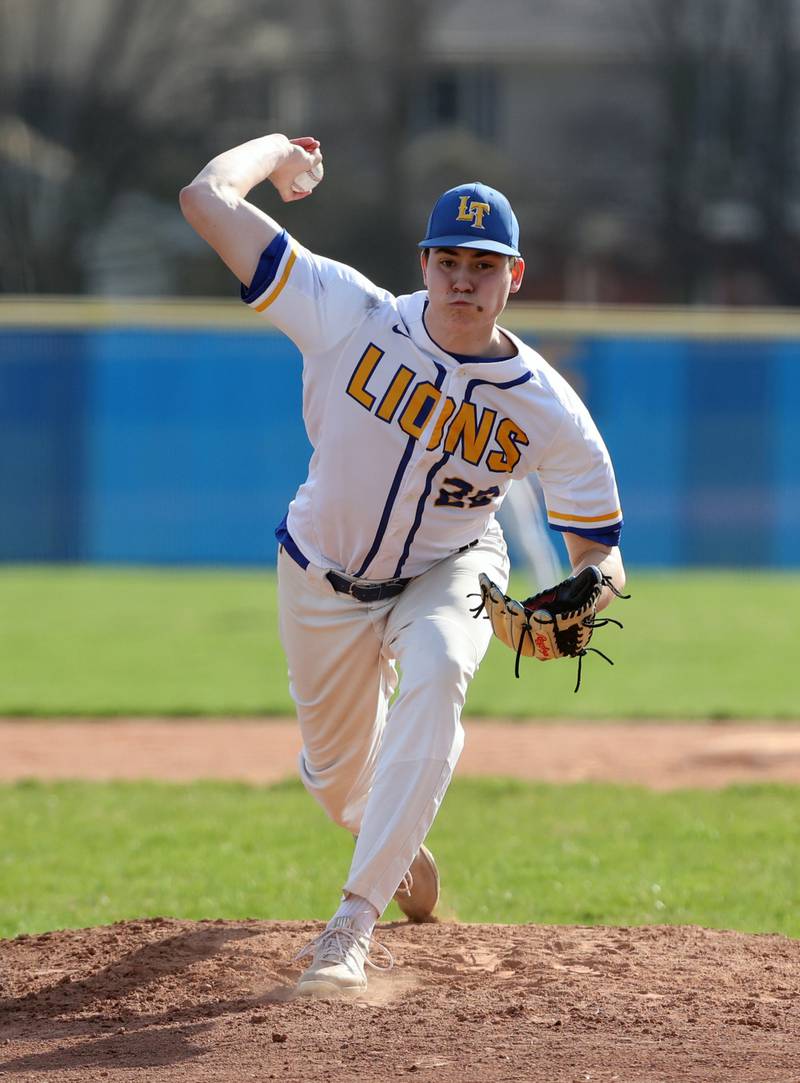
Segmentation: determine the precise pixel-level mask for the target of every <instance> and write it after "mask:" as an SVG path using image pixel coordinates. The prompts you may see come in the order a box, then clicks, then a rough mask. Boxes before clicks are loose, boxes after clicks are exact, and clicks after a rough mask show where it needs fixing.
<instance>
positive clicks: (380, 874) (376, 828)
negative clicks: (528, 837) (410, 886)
mask: <svg viewBox="0 0 800 1083" xmlns="http://www.w3.org/2000/svg"><path fill="white" fill-rule="evenodd" d="M481 571H485V572H486V573H487V575H489V576H491V577H492V578H493V579H494V580H495V582H497V583H499V584H502V585H503V586H505V584H506V582H507V580H508V560H507V557H506V554H505V546H504V544H503V542H502V535H500V536H499V538H498V537H496V536H494V535H493V536H492V537H490V538H488V539H486V540H485V542H484V543H482V545H481V546H479V547H476V548H475V549H473V550H469V551H468V552H467V553H463V554H459V555H457V556H454V557H451V558H449V559H448V560H446V561H443V562H442V563H441V564H439V565H437V566H436V567H435V568H433V569H431V571H430V572H427V573H425V575H422V576H420V577H419V578H418V579H416V580H414V582H413V583H412V584H411V585H410V586H409V587H408V588H407V589H406V591H405V593H404V594H403V595H402V596H401V598H400V599H399V601H398V603H397V605H396V606H395V608H394V610H393V612H392V613H391V615H390V617H389V620H388V624H387V640H388V643H389V646H390V647H391V648H392V649H393V653H394V655H395V657H396V658H397V660H398V663H399V666H400V670H401V673H402V679H401V683H400V692H399V695H398V697H397V699H396V700H395V702H394V704H393V705H392V708H391V710H390V712H389V718H388V722H387V725H386V729H385V731H384V734H383V741H382V746H381V751H380V757H379V760H378V766H377V770H376V773H375V778H374V782H373V786H372V792H371V793H370V796H369V800H368V802H367V806H366V809H365V811H364V816H363V819H362V824H361V831H360V833H359V837H358V843H357V845H356V851H355V854H354V857H353V863H352V866H351V870H350V877H349V879H348V881H347V883H346V884H345V890H347V891H350V892H353V893H354V894H357V895H361V896H363V897H364V898H366V899H368V900H369V901H370V902H371V903H372V904H373V905H374V906H375V908H376V909H377V910H378V911H379V912H380V913H382V912H383V910H384V909H385V907H386V905H387V904H388V902H389V900H390V899H391V898H392V896H393V894H394V892H395V890H396V888H397V885H398V884H399V882H400V880H401V879H402V877H403V875H404V874H405V872H406V870H407V869H408V868H409V866H410V864H411V862H412V860H413V858H414V856H415V855H416V853H417V851H418V849H419V847H420V845H421V843H422V842H423V840H424V839H425V836H426V835H427V833H428V830H429V828H430V826H431V824H432V823H433V820H434V817H435V816H436V813H437V811H438V809H439V806H440V805H441V802H442V799H443V797H444V794H445V792H446V790H447V787H448V785H449V783H450V779H451V777H452V774H453V770H454V768H455V766H456V763H457V761H458V757H459V755H460V754H461V749H462V746H463V739H464V735H463V729H462V727H461V709H462V707H463V705H464V699H465V696H466V692H467V687H468V685H469V682H470V680H471V678H472V677H473V676H474V674H475V671H476V670H477V668H478V666H479V664H480V662H481V660H482V658H483V656H484V654H485V653H486V649H487V647H488V645H489V640H490V638H491V628H490V626H489V622H488V621H483V620H474V619H473V617H472V614H471V612H470V605H472V604H473V602H472V600H471V599H469V598H468V595H469V594H470V593H472V592H473V591H475V590H476V589H477V583H478V574H479V572H481Z"/></svg>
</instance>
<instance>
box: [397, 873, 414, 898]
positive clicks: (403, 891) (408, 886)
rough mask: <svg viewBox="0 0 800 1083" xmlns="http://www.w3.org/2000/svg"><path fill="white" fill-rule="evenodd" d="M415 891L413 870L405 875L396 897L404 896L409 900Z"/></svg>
mask: <svg viewBox="0 0 800 1083" xmlns="http://www.w3.org/2000/svg"><path fill="white" fill-rule="evenodd" d="M413 890H414V877H413V876H412V875H411V869H409V870H408V872H407V873H406V874H405V876H404V877H403V879H402V880H401V881H400V884H399V886H398V888H397V891H395V895H404V896H405V897H406V898H407V899H410V898H411V892H412V891H413Z"/></svg>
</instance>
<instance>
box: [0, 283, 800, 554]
mask: <svg viewBox="0 0 800 1083" xmlns="http://www.w3.org/2000/svg"><path fill="white" fill-rule="evenodd" d="M28 312H31V315H28ZM42 313H44V315H42ZM98 313H99V315H98ZM59 314H60V315H59ZM44 320H47V322H48V323H49V324H50V326H43V325H42V323H43V322H44ZM787 320H788V323H787ZM34 321H38V323H39V326H33V323H34ZM693 321H694V322H693ZM773 323H775V320H774V319H773ZM114 324H118V326H115V325H114ZM507 325H508V326H510V327H512V328H513V329H515V330H517V332H518V333H520V334H521V335H522V336H523V337H524V338H525V339H526V340H527V341H529V342H530V343H531V344H532V345H534V346H535V347H537V348H538V349H540V350H541V352H542V353H543V354H544V356H545V357H546V358H547V359H548V360H550V361H551V362H552V363H553V364H555V365H556V367H557V368H559V369H560V370H561V371H562V372H563V373H564V374H565V375H566V376H567V378H568V379H569V380H570V381H571V382H572V383H573V384H574V385H575V386H576V388H577V389H578V391H579V392H580V393H581V395H582V396H583V398H584V399H585V401H586V402H587V404H588V405H589V408H590V410H591V411H592V414H593V415H594V417H595V420H596V421H597V423H598V425H599V427H600V429H601V431H602V432H603V434H604V436H605V438H606V441H607V443H608V445H609V448H610V450H611V453H612V456H613V458H614V462H615V466H616V469H617V475H618V479H619V483H620V491H621V495H622V502H623V508H624V512H625V520H626V526H625V530H624V533H623V550H624V553H625V557H626V561H627V562H628V563H629V564H630V565H639V566H648V565H649V566H670V565H691V564H697V565H736V566H742V565H750V566H767V567H796V566H797V565H798V563H800V481H799V480H798V475H799V474H800V424H799V422H800V316H794V317H792V318H789V317H785V316H784V317H783V318H782V323H780V324H779V325H778V324H777V323H776V324H775V326H774V327H773V326H772V324H771V323H770V321H769V318H768V316H765V315H764V314H761V316H759V317H758V318H757V319H755V320H753V319H751V320H749V321H747V320H746V318H745V316H744V315H742V314H740V315H736V316H733V317H731V316H725V317H723V316H722V315H717V316H715V317H713V318H712V317H709V320H708V321H707V322H706V323H703V324H702V326H701V327H700V328H699V329H698V326H697V316H696V315H690V314H683V315H681V314H680V313H675V314H673V315H672V316H671V317H670V318H669V319H668V320H666V322H665V317H664V316H663V314H662V315H659V316H653V317H651V318H650V319H649V320H648V318H647V314H646V313H643V312H641V311H640V312H639V313H637V314H635V315H634V314H627V315H626V314H598V313H596V312H595V313H594V315H593V314H592V313H591V311H588V312H583V313H580V312H579V313H577V315H576V313H575V312H573V313H570V312H569V311H566V312H565V311H551V310H527V311H524V312H522V311H519V310H513V309H512V312H511V316H510V318H509V319H508V321H507ZM301 396H302V387H301V375H300V357H299V354H298V352H297V350H296V349H295V347H294V346H293V345H292V344H291V343H290V342H288V341H287V340H286V339H285V338H283V337H282V336H281V335H279V334H275V333H272V332H271V331H269V330H268V329H265V328H264V327H262V325H261V324H260V323H259V322H258V321H257V320H256V319H255V318H254V317H253V316H252V314H250V313H247V312H245V313H244V314H243V316H240V315H239V314H238V309H237V310H236V314H235V315H234V309H233V308H232V307H230V306H226V305H219V306H211V307H209V306H203V307H201V306H198V305H197V304H196V303H195V304H186V305H183V306H181V305H177V304H173V305H169V306H159V305H155V304H151V305H148V306H143V305H142V306H135V305H131V306H119V307H116V308H115V307H112V306H103V305H83V306H81V305H77V306H73V307H69V306H66V305H64V304H63V303H62V304H61V305H58V304H56V305H41V304H39V305H34V304H32V303H30V302H29V303H28V304H26V305H20V304H19V303H17V304H16V305H11V304H8V303H6V304H5V305H0V559H2V560H5V561H73V560H74V561H97V562H130V563H158V564H172V563H174V564H225V565H258V564H262V563H271V562H272V561H273V560H274V556H275V540H274V536H273V528H274V526H275V524H276V523H277V522H278V521H279V520H280V518H281V517H282V515H283V514H284V512H285V510H286V506H287V504H288V502H289V500H290V499H291V497H292V495H293V493H294V491H295V489H296V488H297V485H298V484H299V483H300V482H301V481H302V480H303V478H304V476H305V471H306V466H307V462H308V457H309V455H310V447H309V445H308V442H307V439H306V437H305V433H304V431H303V426H302V420H301Z"/></svg>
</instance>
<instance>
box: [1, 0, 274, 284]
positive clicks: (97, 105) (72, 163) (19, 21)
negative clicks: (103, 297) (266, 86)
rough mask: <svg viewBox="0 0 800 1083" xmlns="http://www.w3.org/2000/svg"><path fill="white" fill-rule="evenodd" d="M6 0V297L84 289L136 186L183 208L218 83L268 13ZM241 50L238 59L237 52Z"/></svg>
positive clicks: (90, 0) (148, 0)
mask: <svg viewBox="0 0 800 1083" xmlns="http://www.w3.org/2000/svg"><path fill="white" fill-rule="evenodd" d="M226 7H227V6H226V5H224V4H221V5H215V4H207V5H202V10H201V6H199V5H197V4H193V3H190V2H188V0H170V2H169V3H165V2H163V0H136V2H135V3H131V2H130V0H4V2H3V4H2V5H0V289H2V290H3V291H5V292H9V291H10V292H28V291H38V292H44V293H60V292H80V291H81V289H82V287H83V283H84V279H85V265H84V259H83V252H84V250H85V244H86V241H87V239H89V238H91V237H92V235H93V234H95V233H96V232H97V230H98V229H100V228H101V227H102V225H103V223H104V222H105V220H106V217H107V215H108V213H109V210H110V208H111V206H112V204H113V202H114V200H115V199H116V198H118V196H119V195H120V193H123V192H125V191H137V192H146V193H149V194H150V195H151V196H153V197H154V198H155V199H163V200H164V201H169V203H170V205H174V200H175V193H176V186H177V185H178V184H179V183H180V182H181V180H185V179H186V177H187V174H188V173H189V171H190V170H191V168H192V166H191V164H190V163H194V166H195V168H197V166H198V165H199V164H201V162H200V158H201V156H202V154H203V152H204V149H205V147H206V145H207V143H208V141H209V118H210V117H212V118H213V114H214V105H215V102H214V89H215V85H216V84H215V79H216V77H217V75H218V73H219V71H220V70H222V69H225V70H227V71H228V72H231V71H232V72H236V71H237V64H236V62H235V61H236V59H237V58H239V59H240V58H241V55H242V49H244V48H245V46H246V42H247V39H248V36H249V35H251V34H252V30H253V25H254V22H253V20H252V19H248V18H247V17H246V16H247V14H248V11H249V12H250V13H251V14H253V10H252V9H256V14H259V15H260V16H261V17H263V16H264V13H265V11H266V10H268V8H269V5H267V4H264V3H260V4H256V3H255V2H251V0H238V3H237V8H238V14H239V15H240V16H245V17H244V18H239V19H235V18H233V17H232V16H231V13H230V11H228V10H226ZM237 50H238V51H237Z"/></svg>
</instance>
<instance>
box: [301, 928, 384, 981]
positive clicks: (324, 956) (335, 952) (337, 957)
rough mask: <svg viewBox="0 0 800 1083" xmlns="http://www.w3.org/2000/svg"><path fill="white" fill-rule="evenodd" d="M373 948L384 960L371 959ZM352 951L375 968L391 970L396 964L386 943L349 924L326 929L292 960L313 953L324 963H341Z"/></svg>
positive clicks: (367, 964) (303, 957) (366, 963)
mask: <svg viewBox="0 0 800 1083" xmlns="http://www.w3.org/2000/svg"><path fill="white" fill-rule="evenodd" d="M365 942H366V943H365ZM373 950H376V951H377V952H378V955H379V957H380V958H382V959H383V960H384V962H382V963H377V962H373V961H372V959H370V957H369V953H370V952H371V951H373ZM351 951H356V952H357V953H358V954H360V955H362V956H363V957H364V963H365V965H366V966H369V967H371V968H372V969H373V970H391V969H392V967H393V966H394V956H393V955H392V953H391V952H390V951H389V949H388V948H387V947H386V945H385V944H381V943H380V941H379V940H376V939H375V937H374V936H373V935H372V934H371V933H369V934H367V933H362V932H359V931H358V930H356V929H353V928H352V927H351V926H349V925H333V926H331V928H329V929H325V930H324V932H322V933H320V935H319V936H318V937H316V938H315V939H314V940H312V941H311V943H310V944H306V946H305V947H304V948H301V949H300V951H298V953H297V955H295V957H294V959H293V960H292V962H295V963H296V962H299V961H300V959H305V958H306V957H307V956H308V955H313V956H314V958H315V959H318V960H319V962H322V963H339V962H341V961H342V960H343V959H344V957H345V956H346V955H348V954H349V953H350V952H351Z"/></svg>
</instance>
